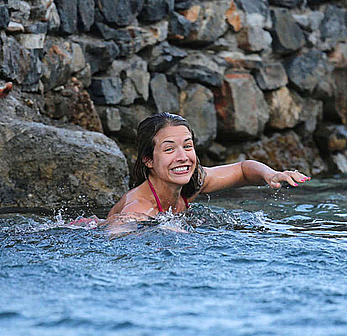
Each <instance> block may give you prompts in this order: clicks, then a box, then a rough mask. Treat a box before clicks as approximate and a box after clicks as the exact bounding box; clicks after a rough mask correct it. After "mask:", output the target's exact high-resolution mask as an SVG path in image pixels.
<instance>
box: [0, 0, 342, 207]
mask: <svg viewBox="0 0 347 336" xmlns="http://www.w3.org/2000/svg"><path fill="white" fill-rule="evenodd" d="M346 8H347V3H346V1H345V0H342V1H322V0H257V1H254V0H214V1H212V0H200V1H198V0H95V1H94V0H54V1H52V0H30V1H20V0H7V1H0V87H1V86H3V87H4V85H5V83H8V82H12V91H10V92H9V93H8V94H7V95H5V94H4V95H3V96H4V97H3V98H2V99H0V126H1V127H0V135H1V139H2V140H1V146H0V157H1V159H2V162H1V163H0V170H1V171H2V177H1V181H0V184H1V186H2V191H1V192H0V206H1V207H4V206H19V205H20V206H41V205H43V203H44V201H43V200H44V197H43V195H44V194H45V193H47V192H48V190H49V188H53V189H52V192H50V193H49V194H50V195H51V196H50V198H49V199H48V200H47V204H46V205H48V206H52V205H56V204H59V202H60V201H63V200H67V199H68V200H71V202H72V203H73V204H74V205H79V204H82V203H83V202H84V201H83V202H82V203H81V201H80V200H81V199H83V200H85V199H86V198H87V199H90V200H93V202H95V204H96V205H102V206H108V205H111V204H112V202H114V201H115V200H116V199H117V198H118V197H119V195H120V194H121V193H122V192H124V190H126V188H127V184H128V180H127V175H128V167H127V165H130V167H131V166H132V164H133V162H134V157H135V152H134V150H135V149H134V148H135V145H134V139H135V135H136V126H137V123H138V122H139V121H140V120H142V119H143V118H145V117H146V116H148V115H151V114H153V113H156V112H162V111H168V112H173V113H179V114H181V115H183V116H184V117H186V118H187V119H188V120H189V122H190V123H191V124H192V126H193V128H194V129H195V132H196V136H197V150H198V152H199V155H200V157H201V160H202V162H203V163H204V164H206V165H213V164H221V163H229V162H235V161H238V160H242V159H247V158H251V159H256V160H260V161H262V162H264V163H267V164H269V165H271V166H272V167H274V168H276V169H300V170H301V171H303V172H305V173H307V174H309V175H319V174H328V173H336V172H339V173H346V172H347V98H346V97H347V95H346V89H347V88H346V85H347V80H346V77H347V76H346V74H347V70H346V69H347V27H346V21H347V11H346ZM7 85H9V84H7ZM56 129H58V130H59V131H57V130H56ZM61 129H63V130H64V129H65V131H63V130H61ZM23 130H25V131H23ZM30 132H32V134H31V135H30V134H29V133H30ZM95 132H97V133H99V134H97V133H95ZM102 133H103V134H102ZM9 134H10V135H9ZM38 134H40V137H41V138H40V139H41V145H42V149H44V150H45V151H46V152H47V153H48V152H49V155H48V154H47V153H46V154H47V155H42V153H40V147H41V145H40V142H38V141H36V140H35V141H34V140H33V139H35V138H37V137H38ZM53 135H54V136H53ZM74 136H76V144H74V143H73V142H74V141H73V138H74ZM21 137H22V138H21ZM54 137H56V139H55V138H54ZM14 138H21V139H19V140H18V141H16V146H10V144H11V143H10V142H9V139H14ZM28 139H31V140H30V141H29V140H28ZM54 139H55V140H54ZM82 139H84V140H83V141H82ZM55 142H56V144H55ZM95 143H99V147H98V146H96V145H95ZM101 143H102V144H103V146H105V147H104V148H103V147H102V146H101ZM111 143H112V146H114V150H113V151H112V150H111V149H110V146H111ZM93 144H94V145H93ZM76 146H78V150H76ZM55 147H57V148H55ZM96 147H98V148H96ZM83 148H85V151H86V152H88V151H91V152H92V153H93V154H91V158H89V159H88V160H90V161H88V162H92V161H93V160H95V165H92V164H90V165H88V164H84V165H83V164H82V162H83V160H84V156H83V155H86V154H85V153H83ZM119 148H120V149H121V151H120V150H119ZM14 151H17V152H18V151H19V152H21V151H22V152H23V153H24V152H25V153H26V155H24V156H23V157H25V158H26V159H23V160H19V161H18V160H15V159H14V157H15V155H16V153H15V152H14ZM76 151H77V152H78V153H81V155H80V156H79V157H78V159H76V162H79V161H80V162H79V163H78V164H72V163H71V164H70V165H69V164H68V162H69V160H71V161H74V153H75V152H76ZM111 152H112V153H111ZM62 153H65V154H62ZM105 153H108V154H109V155H111V156H112V157H113V158H114V159H113V160H112V159H110V160H105ZM110 153H111V154H110ZM55 154H57V155H55ZM58 154H59V155H58ZM123 154H125V156H126V158H127V162H126V161H125V156H124V155H123ZM62 157H63V159H62ZM61 160H62V161H61ZM116 161H117V162H118V165H120V166H117V169H116V171H114V169H113V168H112V165H113V164H114V162H116ZM44 162H46V164H45V165H44ZM61 162H66V164H65V165H63V166H64V167H65V168H64V169H63V168H62V164H61ZM103 162H104V163H105V165H104V167H103V169H101V170H99V169H100V167H101V166H102V165H103ZM19 164H20V166H18V165H19ZM42 165H44V167H43V166H42ZM91 166H93V167H91ZM96 167H99V168H96ZM29 168H30V169H29ZM98 170H99V171H100V174H98ZM46 171H49V174H48V175H47V174H46V173H43V176H44V179H46V180H45V181H46V182H45V184H44V186H43V185H42V179H41V178H42V172H46ZM83 171H84V173H85V175H86V176H87V175H88V176H93V177H92V178H91V177H90V181H91V180H94V181H98V182H97V183H96V182H95V183H94V184H93V188H91V189H92V190H93V191H91V192H89V191H88V183H91V182H88V183H86V180H85V175H83V174H84V173H83ZM107 171H112V174H111V176H112V178H114V179H115V180H117V181H118V182H117V183H115V182H114V181H111V180H110V177H109V176H107ZM25 172H26V173H25ZM29 172H31V173H29ZM117 172H119V174H118V173H117ZM40 174H41V175H40ZM117 174H118V175H117ZM47 176H48V177H47ZM119 181H122V182H119ZM33 184H34V185H35V187H34V186H33V187H32V189H31V188H30V187H29V186H30V185H33ZM59 188H60V189H59ZM115 188H117V191H115ZM58 189H59V190H60V191H59V190H58ZM62 189H63V190H64V193H62V192H61V190H62ZM97 189H98V190H99V193H98V192H97ZM33 190H35V192H34V191H33ZM29 196H30V197H29ZM77 196H81V197H77ZM82 196H83V197H82Z"/></svg>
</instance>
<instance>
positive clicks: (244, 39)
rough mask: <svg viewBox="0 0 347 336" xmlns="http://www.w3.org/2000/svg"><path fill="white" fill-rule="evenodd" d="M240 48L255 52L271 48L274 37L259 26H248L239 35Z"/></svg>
mask: <svg viewBox="0 0 347 336" xmlns="http://www.w3.org/2000/svg"><path fill="white" fill-rule="evenodd" d="M237 41H238V46H239V48H241V49H243V50H245V51H248V52H255V51H261V50H263V49H267V48H269V47H270V46H271V42H272V37H271V35H270V33H269V32H267V31H266V30H264V29H263V28H261V27H259V26H248V27H245V28H244V29H242V30H241V31H240V32H239V33H238V34H237Z"/></svg>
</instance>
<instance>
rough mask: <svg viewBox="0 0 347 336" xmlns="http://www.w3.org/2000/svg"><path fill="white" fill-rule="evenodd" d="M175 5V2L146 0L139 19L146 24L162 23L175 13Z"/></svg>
mask: <svg viewBox="0 0 347 336" xmlns="http://www.w3.org/2000/svg"><path fill="white" fill-rule="evenodd" d="M174 3H175V1H174V0H144V4H143V8H142V11H141V12H140V15H139V19H140V20H142V21H144V22H156V21H160V20H162V19H164V18H165V17H166V16H167V15H169V14H170V13H171V12H172V11H173V9H174Z"/></svg>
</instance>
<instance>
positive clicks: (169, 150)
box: [164, 147, 173, 152]
mask: <svg viewBox="0 0 347 336" xmlns="http://www.w3.org/2000/svg"><path fill="white" fill-rule="evenodd" d="M171 151H173V148H172V147H170V148H165V149H164V152H171Z"/></svg>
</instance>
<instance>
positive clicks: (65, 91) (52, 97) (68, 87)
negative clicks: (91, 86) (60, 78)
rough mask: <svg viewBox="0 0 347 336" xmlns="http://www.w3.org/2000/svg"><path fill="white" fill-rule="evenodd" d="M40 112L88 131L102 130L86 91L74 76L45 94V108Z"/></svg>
mask: <svg viewBox="0 0 347 336" xmlns="http://www.w3.org/2000/svg"><path fill="white" fill-rule="evenodd" d="M42 114H45V115H47V116H49V117H50V118H52V119H55V120H60V121H62V122H66V123H71V124H75V125H79V126H81V127H83V128H84V129H87V130H89V131H96V132H102V131H103V130H102V125H101V121H100V118H99V115H98V114H97V112H96V111H95V107H94V104H93V102H92V101H91V99H90V96H89V94H88V92H87V91H86V90H85V89H84V88H83V84H82V83H81V82H80V81H78V80H77V79H76V78H74V77H73V78H72V79H71V80H70V81H69V82H68V83H66V84H65V85H64V86H61V87H59V88H56V89H55V90H51V91H49V92H47V93H46V94H45V110H43V111H42Z"/></svg>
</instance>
